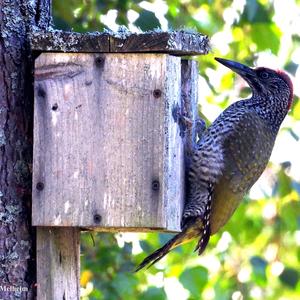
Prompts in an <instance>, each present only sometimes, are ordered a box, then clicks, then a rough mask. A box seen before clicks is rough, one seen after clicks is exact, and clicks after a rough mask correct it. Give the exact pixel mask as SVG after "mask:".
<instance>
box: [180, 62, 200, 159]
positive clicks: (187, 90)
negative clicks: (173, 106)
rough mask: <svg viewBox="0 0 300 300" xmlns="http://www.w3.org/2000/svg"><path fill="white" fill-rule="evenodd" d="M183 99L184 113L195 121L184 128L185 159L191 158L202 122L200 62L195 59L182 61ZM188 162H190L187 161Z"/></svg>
mask: <svg viewBox="0 0 300 300" xmlns="http://www.w3.org/2000/svg"><path fill="white" fill-rule="evenodd" d="M181 99H182V114H183V115H184V116H185V117H187V118H188V119H189V120H191V121H192V122H193V125H192V126H186V128H182V130H183V131H184V132H183V133H182V136H183V138H184V152H185V159H186V160H189V159H190V156H191V155H192V153H193V149H194V146H195V142H196V140H197V129H200V128H199V125H201V124H202V123H201V122H200V119H199V115H198V63H197V61H194V60H182V61H181ZM186 163H188V162H187V161H186Z"/></svg>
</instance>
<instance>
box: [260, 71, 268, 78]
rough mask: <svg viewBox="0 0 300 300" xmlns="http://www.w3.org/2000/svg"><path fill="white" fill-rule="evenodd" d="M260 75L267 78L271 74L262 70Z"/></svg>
mask: <svg viewBox="0 0 300 300" xmlns="http://www.w3.org/2000/svg"><path fill="white" fill-rule="evenodd" d="M260 77H261V78H262V79H267V78H269V74H268V73H267V72H261V73H260Z"/></svg>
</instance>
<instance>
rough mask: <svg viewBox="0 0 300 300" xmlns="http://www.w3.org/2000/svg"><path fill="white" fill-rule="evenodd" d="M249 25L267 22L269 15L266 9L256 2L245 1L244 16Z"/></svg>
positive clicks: (251, 0) (252, 0) (255, 0)
mask: <svg viewBox="0 0 300 300" xmlns="http://www.w3.org/2000/svg"><path fill="white" fill-rule="evenodd" d="M242 17H246V19H247V20H248V21H249V22H251V23H261V22H263V23H264V22H269V21H270V14H269V12H268V11H267V10H266V8H265V7H264V6H263V5H262V4H260V3H259V2H258V1H257V0H247V1H246V5H245V9H244V16H242Z"/></svg>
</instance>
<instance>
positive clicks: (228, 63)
mask: <svg viewBox="0 0 300 300" xmlns="http://www.w3.org/2000/svg"><path fill="white" fill-rule="evenodd" d="M215 60H216V61H217V62H219V63H221V64H222V65H224V66H225V67H227V68H229V69H231V70H232V71H234V72H235V73H237V74H239V75H241V76H242V77H243V78H244V79H246V80H247V79H250V78H251V77H253V76H255V71H254V70H253V69H251V68H249V67H247V66H245V65H243V64H240V63H238V62H236V61H232V60H228V59H224V58H219V57H215Z"/></svg>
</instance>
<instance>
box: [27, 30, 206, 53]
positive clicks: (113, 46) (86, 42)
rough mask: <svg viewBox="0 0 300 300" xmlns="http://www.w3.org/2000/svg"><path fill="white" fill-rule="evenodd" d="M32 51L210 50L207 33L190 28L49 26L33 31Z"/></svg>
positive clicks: (190, 51) (188, 51)
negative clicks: (132, 29) (65, 28)
mask: <svg viewBox="0 0 300 300" xmlns="http://www.w3.org/2000/svg"><path fill="white" fill-rule="evenodd" d="M30 44H31V48H32V49H33V50H35V51H43V52H46V51H60V52H117V53H118V52H134V53H137V52H151V53H154V52H159V53H169V54H173V55H179V56H180V55H181V56H182V55H201V54H207V53H208V52H209V51H210V46H209V38H208V36H206V35H204V34H201V33H198V32H190V31H184V30H179V31H168V32H162V31H148V32H144V33H131V32H129V31H126V30H125V31H118V32H104V33H102V32H93V33H78V32H64V31H59V30H52V31H46V32H33V33H31V36H30Z"/></svg>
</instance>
